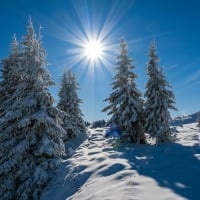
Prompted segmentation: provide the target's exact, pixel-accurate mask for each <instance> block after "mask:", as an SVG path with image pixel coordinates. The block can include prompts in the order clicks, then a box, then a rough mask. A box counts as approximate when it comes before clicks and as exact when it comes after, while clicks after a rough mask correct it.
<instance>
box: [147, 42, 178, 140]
mask: <svg viewBox="0 0 200 200" xmlns="http://www.w3.org/2000/svg"><path fill="white" fill-rule="evenodd" d="M157 61H158V57H157V55H156V47H155V44H154V43H152V44H151V47H150V51H149V61H148V64H147V69H146V71H147V75H148V76H149V80H148V82H147V84H146V92H145V94H144V96H145V97H146V102H145V108H144V116H145V131H146V132H147V133H149V134H150V135H151V136H152V137H155V138H156V143H160V142H167V141H170V140H171V130H170V120H171V117H170V113H169V109H174V110H176V108H175V107H174V103H175V101H174V99H175V96H174V94H173V92H172V91H171V90H169V88H170V85H169V83H168V82H167V80H166V77H165V76H164V75H163V71H162V70H161V68H160V67H159V66H158V64H157Z"/></svg>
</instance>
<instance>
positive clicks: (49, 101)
mask: <svg viewBox="0 0 200 200" xmlns="http://www.w3.org/2000/svg"><path fill="white" fill-rule="evenodd" d="M41 42H42V41H41V35H40V37H39V38H36V35H35V31H34V28H33V25H32V22H31V20H29V24H28V27H27V34H26V36H25V37H24V38H23V41H22V45H23V46H22V50H21V53H20V55H21V57H20V61H19V62H20V64H19V65H18V66H17V67H13V66H12V65H11V66H10V67H9V70H10V73H11V74H13V75H14V74H16V75H17V81H16V82H15V86H13V87H12V95H11V96H9V99H8V98H6V103H5V102H4V103H5V104H6V107H5V108H4V109H5V110H4V112H3V114H2V115H1V117H0V185H1V187H0V197H1V199H2V200H4V199H6V200H9V199H39V196H40V192H41V190H42V189H43V187H44V186H45V185H46V183H47V182H48V181H49V179H50V177H51V175H52V173H53V172H54V170H55V168H57V167H58V165H59V164H60V162H61V158H60V157H61V156H62V155H64V153H65V149H64V144H63V142H62V140H61V136H62V134H64V132H65V131H64V129H63V128H62V127H61V126H60V125H59V123H58V119H59V117H58V114H59V110H58V109H57V108H55V107H53V97H52V96H51V94H50V93H49V89H48V88H49V86H51V85H52V84H53V82H52V80H51V77H50V75H49V73H48V72H47V69H46V62H45V51H44V49H43V48H42V46H41ZM8 59H9V58H8ZM8 63H9V62H8ZM6 67H8V66H7V65H5V66H3V68H4V69H5V68H6ZM5 70H6V69H5ZM6 79H7V75H6V74H3V80H4V81H5V83H4V84H5V85H6V84H7V80H6ZM9 81H10V80H9ZM9 84H10V83H9ZM11 85H12V84H11ZM9 95H10V94H9Z"/></svg>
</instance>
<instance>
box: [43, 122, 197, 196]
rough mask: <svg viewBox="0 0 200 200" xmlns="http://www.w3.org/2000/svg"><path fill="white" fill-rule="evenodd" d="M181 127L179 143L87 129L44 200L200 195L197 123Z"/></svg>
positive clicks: (55, 177) (49, 187)
mask: <svg viewBox="0 0 200 200" xmlns="http://www.w3.org/2000/svg"><path fill="white" fill-rule="evenodd" d="M178 131H179V133H177V141H176V142H175V143H171V144H162V145H160V146H156V145H125V144H123V145H118V144H117V143H115V144H114V145H112V144H111V143H110V142H109V140H108V139H105V138H104V137H103V135H104V132H105V129H94V130H92V129H91V130H89V132H88V139H87V140H85V141H84V142H83V143H82V144H81V145H80V146H79V147H78V148H77V150H76V151H75V152H74V155H73V156H72V157H71V158H69V159H67V160H65V161H64V162H63V165H62V167H61V168H60V169H59V171H58V173H57V174H56V175H55V176H54V178H53V179H52V181H51V182H50V183H49V185H48V187H47V188H46V189H45V191H44V192H43V194H42V200H51V199H52V200H54V199H55V200H57V199H58V200H64V199H68V200H70V199H71V200H72V199H73V200H112V199H113V200H116V199H118V200H132V199H138V200H147V199H148V200H149V199H153V200H169V199H173V200H181V199H190V200H198V199H199V188H200V187H199V180H200V133H199V132H198V130H197V129H196V124H188V125H184V126H183V127H179V128H178Z"/></svg>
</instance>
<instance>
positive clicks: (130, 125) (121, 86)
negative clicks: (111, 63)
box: [103, 38, 145, 143]
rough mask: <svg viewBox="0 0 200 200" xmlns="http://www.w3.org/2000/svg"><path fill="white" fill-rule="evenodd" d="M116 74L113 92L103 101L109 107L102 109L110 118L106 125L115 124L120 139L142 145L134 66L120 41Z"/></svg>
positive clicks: (141, 126) (139, 101)
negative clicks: (119, 133)
mask: <svg viewBox="0 0 200 200" xmlns="http://www.w3.org/2000/svg"><path fill="white" fill-rule="evenodd" d="M116 65H117V66H116V68H115V69H116V74H115V77H114V81H113V83H112V89H113V92H112V93H111V94H110V96H109V97H108V98H107V99H105V101H108V102H109V105H108V106H107V107H106V108H104V109H103V112H108V115H111V118H110V120H109V122H108V124H116V125H118V126H119V127H120V129H121V130H122V136H121V139H122V140H125V141H128V142H133V143H144V142H145V135H144V133H143V124H142V113H143V100H142V98H141V96H142V94H141V92H140V91H139V90H138V89H137V87H136V83H135V79H136V77H137V75H136V74H135V73H134V72H133V71H132V70H133V69H134V68H135V66H134V65H133V61H132V59H130V58H129V56H128V47H127V43H126V42H125V40H124V39H123V38H122V39H121V41H120V54H119V55H118V56H117V63H116Z"/></svg>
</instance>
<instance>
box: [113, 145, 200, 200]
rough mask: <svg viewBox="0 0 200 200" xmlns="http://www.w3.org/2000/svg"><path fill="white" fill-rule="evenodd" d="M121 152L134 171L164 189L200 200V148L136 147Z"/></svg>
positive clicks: (178, 146)
mask: <svg viewBox="0 0 200 200" xmlns="http://www.w3.org/2000/svg"><path fill="white" fill-rule="evenodd" d="M117 151H120V152H121V153H122V157H124V158H125V159H128V162H129V164H130V165H131V166H132V169H134V170H137V172H138V173H139V174H140V175H143V176H147V177H150V178H153V179H154V180H155V181H156V182H157V183H158V184H159V186H161V187H165V188H169V189H171V190H173V191H174V192H175V193H176V194H178V195H180V196H182V197H185V198H187V199H190V200H193V199H194V200H195V199H198V196H199V179H200V146H199V144H197V145H196V146H183V145H180V144H177V143H170V144H161V145H160V146H156V145H153V146H152V145H134V146H132V145H131V146H129V148H128V147H126V148H124V147H119V148H117Z"/></svg>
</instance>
